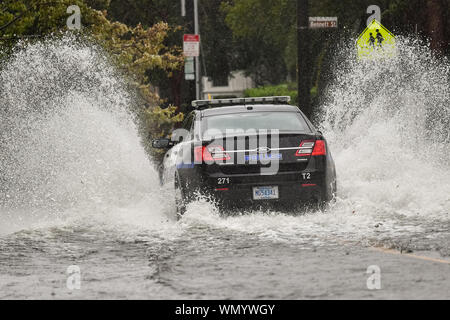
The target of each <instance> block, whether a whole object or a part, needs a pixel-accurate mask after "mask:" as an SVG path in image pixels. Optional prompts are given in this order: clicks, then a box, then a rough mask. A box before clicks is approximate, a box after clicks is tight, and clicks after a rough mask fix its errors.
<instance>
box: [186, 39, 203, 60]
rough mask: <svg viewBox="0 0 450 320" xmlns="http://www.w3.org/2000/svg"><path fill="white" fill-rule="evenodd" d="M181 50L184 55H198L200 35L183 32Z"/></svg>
mask: <svg viewBox="0 0 450 320" xmlns="http://www.w3.org/2000/svg"><path fill="white" fill-rule="evenodd" d="M183 51H184V56H185V57H198V56H200V35H198V34H185V35H184V41H183Z"/></svg>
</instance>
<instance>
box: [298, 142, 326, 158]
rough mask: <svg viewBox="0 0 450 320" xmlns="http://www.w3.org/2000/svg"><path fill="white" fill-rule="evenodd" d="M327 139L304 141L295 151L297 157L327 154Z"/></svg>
mask: <svg viewBox="0 0 450 320" xmlns="http://www.w3.org/2000/svg"><path fill="white" fill-rule="evenodd" d="M326 154H327V152H326V148H325V141H324V140H316V141H302V142H301V143H300V145H299V146H298V150H297V152H296V153H295V155H296V156H297V157H309V156H324V155H326Z"/></svg>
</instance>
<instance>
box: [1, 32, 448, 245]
mask: <svg viewBox="0 0 450 320" xmlns="http://www.w3.org/2000/svg"><path fill="white" fill-rule="evenodd" d="M398 43H399V55H398V56H397V57H396V58H395V59H389V60H386V61H380V60H378V61H373V62H360V61H357V60H356V59H355V57H354V55H353V54H352V53H351V51H350V50H353V48H350V47H349V48H343V49H341V50H340V56H341V57H344V58H343V59H342V62H341V63H340V64H338V65H336V68H335V74H336V75H337V76H336V78H335V80H334V81H333V82H332V83H331V85H330V86H329V88H328V94H327V96H326V97H327V100H326V102H325V103H324V104H323V107H322V113H321V120H320V127H321V128H322V130H323V131H324V133H325V135H326V136H327V138H328V140H329V144H330V146H331V149H332V152H333V156H334V158H335V161H336V165H337V172H338V182H339V185H338V187H339V193H338V198H337V201H336V203H335V204H334V205H332V206H331V207H330V208H329V209H328V210H327V211H326V212H307V213H304V214H302V215H301V216H299V217H292V216H285V215H283V214H281V213H277V212H269V213H267V212H266V213H263V212H256V213H252V214H250V215H245V216H242V217H230V218H220V217H219V216H218V215H217V214H216V210H215V208H213V207H212V206H211V205H210V204H208V203H206V202H203V201H199V202H196V203H194V204H192V205H191V206H190V207H189V208H188V213H187V214H186V217H185V218H184V219H182V221H181V222H180V223H179V224H178V226H181V227H182V229H184V230H189V228H191V227H195V226H199V225H202V226H203V225H205V226H207V227H208V228H210V227H211V228H220V229H224V230H233V231H238V232H244V233H251V234H259V235H260V236H262V237H265V238H269V239H277V240H284V239H285V240H288V241H293V239H295V240H297V241H302V239H303V240H305V241H310V238H311V236H318V235H322V236H323V237H327V236H329V235H335V236H344V237H346V238H348V237H352V238H354V237H355V236H356V238H358V239H366V238H368V237H371V236H375V235H376V234H377V232H379V231H380V229H381V230H382V231H383V232H384V234H389V233H392V234H398V233H400V234H402V233H406V234H407V233H409V232H416V231H417V232H420V231H421V230H423V226H424V224H423V223H422V222H424V221H425V222H427V221H428V222H429V221H431V220H433V219H437V220H439V221H442V220H445V221H448V214H449V207H450V198H449V195H450V164H449V157H448V155H449V150H450V149H449V129H448V128H449V119H450V111H449V101H450V98H449V95H450V93H449V70H450V64H449V62H448V61H446V60H442V59H439V58H436V57H433V56H432V54H431V53H430V51H429V49H428V48H427V47H425V46H422V45H420V44H418V43H416V42H414V41H413V40H410V39H399V41H398ZM0 79H1V81H2V86H1V89H0V90H1V97H2V108H1V110H0V112H1V119H0V121H1V127H2V131H1V140H0V143H1V147H2V153H1V155H0V156H1V163H0V166H1V167H0V168H1V172H2V184H1V191H2V192H1V195H0V214H1V215H2V220H3V221H11V222H12V223H13V224H16V229H23V228H26V227H27V224H26V223H25V222H24V221H27V220H30V219H31V220H32V221H33V222H36V221H38V222H42V221H47V222H48V221H51V222H54V221H58V219H63V220H64V219H65V218H67V217H76V218H78V219H77V223H83V222H85V221H86V220H88V221H90V220H92V219H94V220H95V219H97V220H96V221H97V222H98V221H100V222H102V223H103V222H104V221H105V220H106V221H108V222H111V221H113V222H114V223H115V224H117V225H122V224H128V223H132V224H133V225H134V226H140V227H142V226H144V227H147V228H151V229H154V227H155V225H156V226H157V229H160V228H161V226H162V225H161V221H162V220H164V221H165V220H166V217H167V213H168V212H169V211H170V212H171V211H172V209H171V208H167V205H163V203H166V202H167V200H166V199H167V197H166V199H163V196H164V195H166V196H167V194H166V193H165V192H163V191H161V190H160V189H159V184H158V181H157V175H156V173H155V171H154V169H153V168H152V165H151V163H150V161H149V160H148V158H147V155H146V154H145V152H144V150H143V148H142V146H141V143H140V138H139V136H138V134H137V130H136V125H135V124H134V121H133V116H132V114H131V113H130V112H129V111H128V110H129V106H130V105H131V104H132V103H133V99H132V97H130V95H129V94H128V93H127V91H126V90H125V86H124V84H123V83H122V81H121V80H120V79H121V78H120V76H119V75H117V73H116V72H115V71H114V68H112V67H111V66H110V64H109V63H108V61H107V59H106V58H104V55H103V54H102V52H101V50H99V49H98V48H97V47H95V46H92V45H90V44H89V45H88V44H80V43H78V42H73V41H72V39H70V38H64V39H63V40H57V41H55V40H48V41H44V42H41V43H37V44H33V45H29V46H26V47H25V48H23V49H22V50H18V51H17V52H16V53H15V54H14V55H13V56H12V57H11V58H10V59H9V60H8V61H7V62H6V63H5V64H4V67H3V69H2V71H1V73H0ZM169 198H170V197H169ZM80 217H81V218H80ZM99 217H100V218H99ZM86 218H87V219H86ZM408 218H409V219H420V222H417V221H415V220H408ZM98 219H100V220H98ZM169 225H172V226H173V225H175V224H174V223H171V224H169ZM374 225H379V226H382V227H377V228H378V229H375V228H374ZM2 228H3V229H4V230H6V229H8V230H9V231H10V230H15V229H14V228H13V227H12V226H11V224H7V223H5V222H3V223H2ZM177 230H178V231H179V229H177Z"/></svg>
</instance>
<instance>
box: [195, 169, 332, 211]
mask: <svg viewBox="0 0 450 320" xmlns="http://www.w3.org/2000/svg"><path fill="white" fill-rule="evenodd" d="M197 177H201V178H200V179H189V180H190V182H191V183H190V185H189V187H188V190H191V191H194V190H195V191H196V192H197V191H200V193H201V194H203V195H205V196H206V197H207V198H210V199H212V200H213V201H216V202H217V203H218V204H222V205H225V206H227V207H253V206H266V205H277V206H278V205H282V206H295V205H299V204H301V203H304V202H308V201H311V200H313V201H317V200H321V199H323V193H324V186H325V172H323V171H317V170H311V171H302V172H283V173H279V174H276V175H261V174H252V175H248V174H247V175H233V176H224V175H223V174H220V173H218V174H207V173H203V174H201V175H200V176H197ZM221 179H222V180H221ZM223 179H225V180H223ZM228 179H229V180H228ZM254 187H278V198H277V199H270V200H256V199H254V194H253V188H254Z"/></svg>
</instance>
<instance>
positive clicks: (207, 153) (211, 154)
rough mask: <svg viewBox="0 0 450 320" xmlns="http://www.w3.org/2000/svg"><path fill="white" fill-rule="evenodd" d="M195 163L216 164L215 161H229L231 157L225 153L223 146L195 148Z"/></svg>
mask: <svg viewBox="0 0 450 320" xmlns="http://www.w3.org/2000/svg"><path fill="white" fill-rule="evenodd" d="M194 159H195V162H200V163H201V162H203V161H205V162H215V161H228V160H230V159H231V158H230V155H229V154H228V153H226V152H225V150H224V148H223V147H222V146H207V147H195V149H194Z"/></svg>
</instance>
